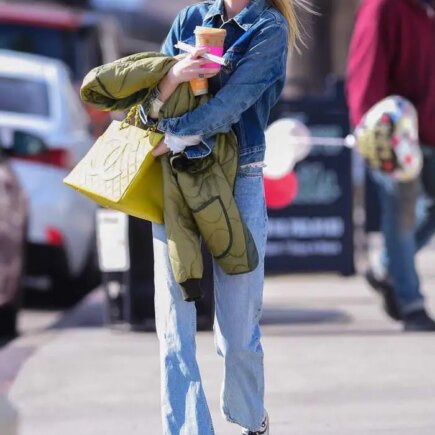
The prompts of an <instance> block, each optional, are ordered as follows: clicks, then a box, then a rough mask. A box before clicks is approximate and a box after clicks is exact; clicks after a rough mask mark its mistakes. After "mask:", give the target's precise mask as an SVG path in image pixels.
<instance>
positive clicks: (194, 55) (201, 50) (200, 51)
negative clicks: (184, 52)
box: [190, 48, 208, 59]
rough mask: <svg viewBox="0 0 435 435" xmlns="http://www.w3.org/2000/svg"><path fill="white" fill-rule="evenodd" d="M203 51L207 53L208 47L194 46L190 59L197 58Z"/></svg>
mask: <svg viewBox="0 0 435 435" xmlns="http://www.w3.org/2000/svg"><path fill="white" fill-rule="evenodd" d="M205 53H208V48H195V51H193V52H192V53H191V54H190V57H191V58H192V59H199V58H200V57H201V56H202V55H203V54H205Z"/></svg>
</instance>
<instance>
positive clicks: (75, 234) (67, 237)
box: [0, 50, 97, 300]
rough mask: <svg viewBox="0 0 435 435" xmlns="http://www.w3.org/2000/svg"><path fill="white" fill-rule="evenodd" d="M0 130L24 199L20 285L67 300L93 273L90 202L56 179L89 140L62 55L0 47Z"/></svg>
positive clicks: (93, 209) (86, 122)
mask: <svg viewBox="0 0 435 435" xmlns="http://www.w3.org/2000/svg"><path fill="white" fill-rule="evenodd" d="M16 131H21V132H25V133H28V134H31V135H34V136H35V140H34V141H31V140H30V141H29V140H28V139H26V140H20V135H18V136H17V135H16V134H14V132H16ZM0 134H1V135H2V142H3V145H4V146H5V144H6V146H9V147H10V149H9V154H10V155H11V156H12V159H11V165H12V168H13V170H14V171H15V172H16V174H17V176H18V178H19V181H20V183H21V185H22V187H23V188H24V191H25V192H26V194H27V196H28V199H29V222H28V234H27V240H28V249H27V252H28V261H27V277H26V281H27V284H29V286H30V287H32V288H37V289H40V290H49V289H53V290H55V292H54V294H55V295H56V294H57V295H59V296H60V298H61V299H62V300H63V299H64V298H65V299H67V298H68V297H69V295H68V294H66V292H67V291H69V292H72V291H73V290H74V289H77V286H75V287H74V288H72V287H71V286H69V285H68V284H71V283H73V282H77V281H76V280H77V279H79V278H83V279H84V280H86V279H87V278H88V277H89V275H90V274H92V273H93V270H92V261H91V260H92V258H93V255H94V251H95V248H94V246H95V212H96V208H97V205H96V204H95V203H93V202H91V201H89V200H88V199H86V198H85V197H83V196H81V195H79V194H78V193H77V192H75V191H73V190H72V189H70V188H69V187H67V186H65V185H64V184H63V183H62V180H63V178H64V177H65V176H66V175H67V173H68V172H69V170H70V169H71V168H72V167H73V165H75V164H76V163H77V162H78V160H79V159H80V158H81V157H82V156H83V155H84V154H85V153H86V152H87V150H88V149H89V148H90V147H91V145H92V143H93V138H92V136H91V134H90V132H89V118H88V115H87V113H86V110H85V109H84V107H83V106H82V104H81V102H80V100H79V97H78V95H77V93H76V92H75V90H74V88H73V85H72V83H71V79H70V74H69V70H68V69H67V67H66V66H65V65H64V64H63V63H62V62H60V61H57V60H53V59H49V58H46V57H41V56H36V55H30V54H24V53H18V52H13V51H7V50H0ZM25 137H26V138H27V137H28V136H25ZM14 138H15V139H14ZM77 285H78V284H77ZM58 290H59V291H58ZM62 292H63V294H62Z"/></svg>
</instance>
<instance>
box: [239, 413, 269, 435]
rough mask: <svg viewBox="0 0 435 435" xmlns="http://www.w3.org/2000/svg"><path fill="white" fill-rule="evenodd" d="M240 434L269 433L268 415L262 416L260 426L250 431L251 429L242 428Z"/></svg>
mask: <svg viewBox="0 0 435 435" xmlns="http://www.w3.org/2000/svg"><path fill="white" fill-rule="evenodd" d="M242 435H269V416H268V415H267V412H266V416H265V417H264V420H263V423H261V427H260V428H259V429H258V430H256V431H254V432H252V430H248V429H243V431H242Z"/></svg>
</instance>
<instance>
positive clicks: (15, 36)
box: [0, 23, 82, 80]
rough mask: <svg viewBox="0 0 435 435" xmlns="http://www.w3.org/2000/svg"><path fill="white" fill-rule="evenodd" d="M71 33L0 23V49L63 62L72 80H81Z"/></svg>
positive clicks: (74, 40) (74, 42) (74, 43)
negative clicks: (69, 71) (70, 73)
mask: <svg viewBox="0 0 435 435" xmlns="http://www.w3.org/2000/svg"><path fill="white" fill-rule="evenodd" d="M76 36H77V35H76V34H75V33H74V32H73V31H69V30H62V29H50V28H43V27H37V26H32V25H28V24H26V25H22V24H15V23H0V48H3V49H8V50H14V51H21V52H25V53H32V54H38V55H41V56H47V57H51V58H54V59H58V60H61V61H63V62H65V63H66V64H67V65H68V66H69V68H70V69H71V71H72V72H73V75H74V79H75V80H77V79H81V78H82V76H81V71H80V72H79V71H78V65H77V60H78V58H77V55H76V51H77V47H76V46H77V43H76Z"/></svg>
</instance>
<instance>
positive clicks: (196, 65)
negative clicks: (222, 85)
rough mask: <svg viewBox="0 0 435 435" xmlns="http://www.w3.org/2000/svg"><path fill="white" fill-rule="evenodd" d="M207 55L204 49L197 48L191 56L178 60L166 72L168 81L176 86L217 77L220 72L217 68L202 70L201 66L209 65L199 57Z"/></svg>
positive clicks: (207, 61)
mask: <svg viewBox="0 0 435 435" xmlns="http://www.w3.org/2000/svg"><path fill="white" fill-rule="evenodd" d="M205 53H207V49H206V48H197V49H196V50H195V51H194V52H193V53H192V54H188V55H186V56H184V57H183V58H182V59H181V60H179V61H178V62H177V63H176V64H175V65H174V66H173V67H172V68H171V69H170V71H169V72H168V75H167V77H168V79H169V80H170V81H171V82H172V83H173V84H176V85H179V84H180V83H184V82H190V81H191V80H193V79H197V78H206V79H210V78H212V77H214V76H215V75H217V74H218V73H219V71H220V67H219V68H204V67H203V65H204V64H206V63H210V61H209V60H206V59H204V58H202V57H201V55H203V54H205Z"/></svg>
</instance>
